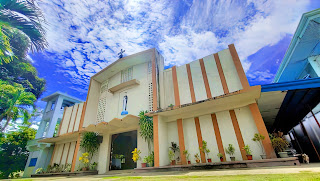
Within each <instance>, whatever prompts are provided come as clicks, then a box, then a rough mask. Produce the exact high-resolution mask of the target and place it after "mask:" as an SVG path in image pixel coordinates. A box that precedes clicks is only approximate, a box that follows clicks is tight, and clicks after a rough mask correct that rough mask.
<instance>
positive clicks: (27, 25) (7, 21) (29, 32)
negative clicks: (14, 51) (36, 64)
mask: <svg viewBox="0 0 320 181" xmlns="http://www.w3.org/2000/svg"><path fill="white" fill-rule="evenodd" d="M43 22H44V17H43V15H42V13H41V10H40V8H39V7H38V6H37V5H36V4H35V2H34V0H0V31H1V32H0V35H2V36H1V38H2V40H1V39H0V44H1V45H0V56H1V61H0V64H2V63H3V62H6V63H8V62H10V59H8V57H12V55H11V52H10V49H9V48H10V47H8V45H7V43H8V41H5V40H6V36H8V35H9V34H10V31H12V30H18V31H20V32H21V33H23V34H24V35H25V36H26V37H28V39H29V40H30V45H29V47H30V49H31V51H32V52H34V51H41V50H43V49H45V48H46V47H47V41H46V39H45V30H44V28H43V27H42V23H43ZM3 34H4V35H3Z"/></svg>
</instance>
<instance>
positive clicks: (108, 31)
mask: <svg viewBox="0 0 320 181" xmlns="http://www.w3.org/2000/svg"><path fill="white" fill-rule="evenodd" d="M38 4H39V6H40V8H41V9H42V10H43V13H44V15H45V17H46V20H47V25H46V28H47V40H48V43H49V47H48V49H47V50H46V51H44V52H41V53H35V54H30V59H31V60H32V62H33V64H34V66H35V67H36V68H37V69H38V71H39V75H40V77H43V78H45V79H46V80H47V86H46V91H45V92H44V94H43V96H42V97H44V96H47V95H49V94H52V93H54V92H56V91H61V92H64V93H67V94H70V95H72V96H75V97H78V98H80V99H82V100H85V99H86V94H87V89H88V84H89V79H90V77H91V76H92V75H94V74H95V73H96V72H98V71H99V70H101V69H103V68H104V67H106V66H108V65H109V64H111V63H112V62H114V61H115V60H117V53H118V52H119V51H120V49H125V50H126V52H125V55H130V54H133V53H137V52H140V51H143V50H146V49H149V48H153V47H156V48H157V49H158V50H159V51H160V52H161V54H162V55H163V56H164V57H165V59H166V60H165V65H166V66H172V65H182V64H185V63H188V62H191V61H194V60H196V59H198V58H202V57H204V56H207V55H209V54H212V53H215V52H218V51H220V50H223V49H225V48H227V47H228V44H231V43H234V44H235V46H236V49H237V51H238V53H239V56H240V59H241V62H242V65H243V67H244V69H245V71H246V75H247V77H248V79H249V82H250V84H251V85H258V84H267V83H271V82H272V80H273V77H274V75H275V73H276V71H277V69H278V66H279V65H280V63H281V60H282V58H283V56H284V54H285V51H286V49H287V48H288V46H289V44H290V41H291V38H292V36H293V34H294V32H295V29H296V27H297V25H298V23H299V20H300V18H301V15H302V14H303V13H305V12H307V11H311V10H313V9H316V8H319V7H320V2H319V1H318V0H247V1H245V0H224V1H218V0H212V1H209V0H208V1H206V0H194V1H191V0H181V1H178V0H174V1H172V0H164V1H151V0H130V1H114V0H112V1H107V0H68V1H65V0H41V1H40V0H38ZM38 106H40V107H42V108H43V106H44V103H43V102H41V101H38Z"/></svg>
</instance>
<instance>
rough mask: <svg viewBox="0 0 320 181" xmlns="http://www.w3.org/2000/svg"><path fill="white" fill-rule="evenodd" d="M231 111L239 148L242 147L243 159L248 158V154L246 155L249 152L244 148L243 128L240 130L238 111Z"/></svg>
mask: <svg viewBox="0 0 320 181" xmlns="http://www.w3.org/2000/svg"><path fill="white" fill-rule="evenodd" d="M229 113H230V116H231V120H232V125H233V128H234V132H235V133H236V137H237V141H238V145H239V148H240V152H241V156H242V159H243V160H247V156H246V155H247V154H246V152H245V151H244V150H243V147H244V141H243V138H242V134H241V130H240V127H239V123H238V120H237V117H236V113H235V112H234V110H230V111H229Z"/></svg>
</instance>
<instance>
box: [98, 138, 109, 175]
mask: <svg viewBox="0 0 320 181" xmlns="http://www.w3.org/2000/svg"><path fill="white" fill-rule="evenodd" d="M110 151H111V135H110V134H104V135H103V141H102V143H101V144H100V149H99V163H98V174H104V173H106V172H108V171H109V165H110Z"/></svg>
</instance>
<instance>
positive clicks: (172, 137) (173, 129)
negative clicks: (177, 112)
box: [159, 121, 180, 158]
mask: <svg viewBox="0 0 320 181" xmlns="http://www.w3.org/2000/svg"><path fill="white" fill-rule="evenodd" d="M167 130H168V145H167V148H163V147H162V146H161V145H159V147H160V149H168V152H167V153H169V147H170V146H171V142H175V143H177V145H179V136H178V125H177V121H172V122H168V123H167ZM178 156H180V155H179V153H176V158H177V157H178ZM167 157H169V155H168V154H167Z"/></svg>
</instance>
